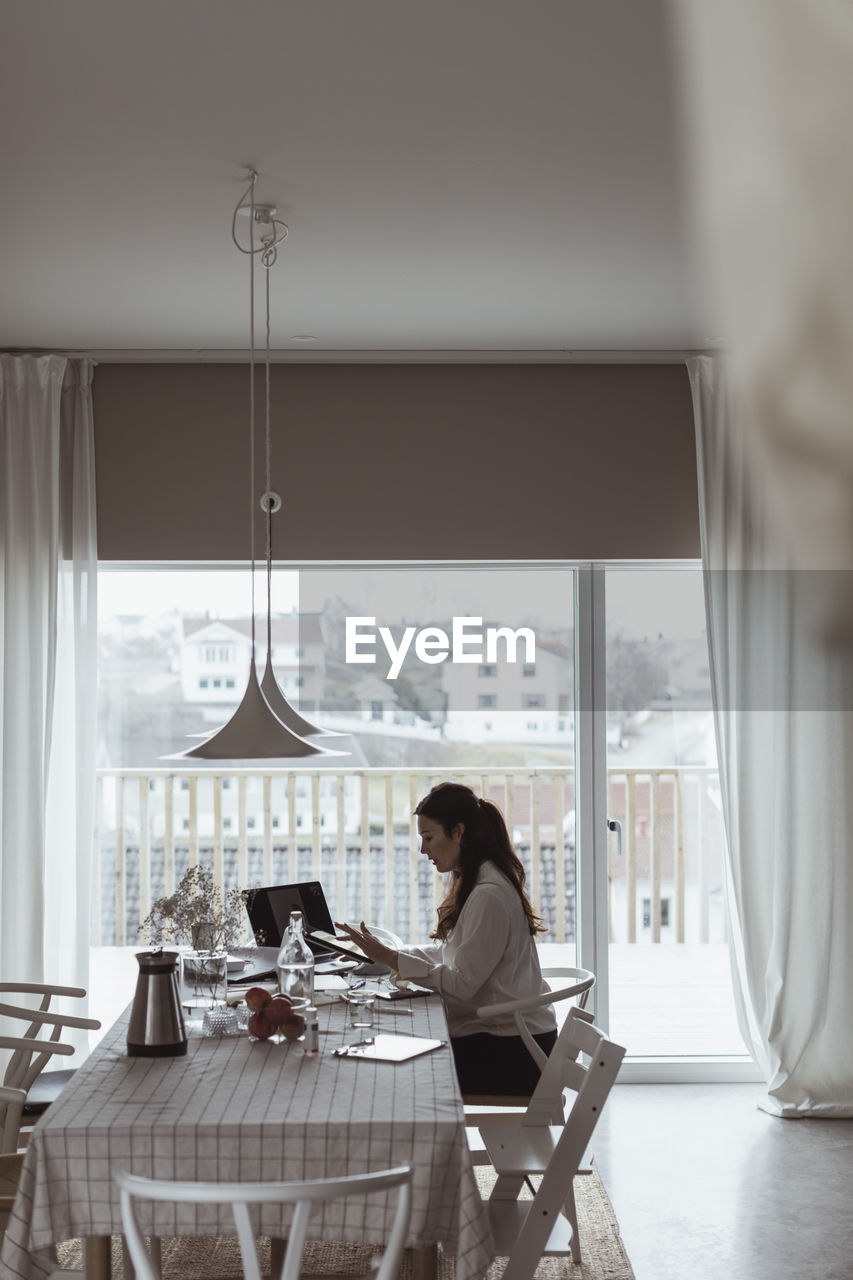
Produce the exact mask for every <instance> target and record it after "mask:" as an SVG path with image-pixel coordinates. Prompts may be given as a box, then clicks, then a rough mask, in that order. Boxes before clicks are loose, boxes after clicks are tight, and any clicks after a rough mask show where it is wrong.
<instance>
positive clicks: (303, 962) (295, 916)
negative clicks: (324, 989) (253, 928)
mask: <svg viewBox="0 0 853 1280" xmlns="http://www.w3.org/2000/svg"><path fill="white" fill-rule="evenodd" d="M275 972H276V977H277V979H278V989H279V991H281V992H283V993H284V995H286V996H290V998H291V1000H293V1002H294V1003H295V1004H297V1005H309V1004H313V1003H314V953H313V951H312V950H311V948H310V947H309V946H308V943H307V942H306V941H305V934H304V933H303V924H302V912H301V911H291V913H290V924H289V925H288V928H287V932H286V933H285V935H284V937H283V938H282V940H281V950H280V951H279V953H278V959H277V960H276V962H275Z"/></svg>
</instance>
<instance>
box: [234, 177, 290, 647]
mask: <svg viewBox="0 0 853 1280" xmlns="http://www.w3.org/2000/svg"><path fill="white" fill-rule="evenodd" d="M257 180H258V175H257V172H256V171H255V170H254V169H249V184H248V186H247V187H246V190H245V191H244V192H243V194H242V195H241V197H240V199H239V200H238V202H237V205H236V207H235V209H234V214H233V216H232V218H231V239H232V240H233V241H234V244H235V245H236V246H237V248H238V249H239V250H240V252H241V253H245V254H248V256H249V312H250V315H249V340H250V344H251V351H250V357H249V451H250V457H249V488H250V494H249V513H250V518H251V525H250V528H249V539H250V546H251V556H252V664H253V665H254V662H255V652H256V646H255V254H256V253H260V255H261V262H262V263H263V266H264V267H265V268H266V273H267V274H266V361H265V365H266V369H265V372H266V414H265V424H264V426H265V433H264V435H265V449H266V494H265V500H264V499H262V501H261V505H262V506H263V507H265V510H266V513H267V652H268V653H271V651H272V649H271V646H272V621H271V603H272V511H273V505H272V498H271V496H270V494H271V489H270V486H271V479H270V468H271V454H272V449H271V442H270V276H269V273H270V268H271V267H272V266H273V265H274V264H275V262H276V259H277V258H278V248H277V246H278V245H280V244H281V242H282V240H284V239H285V237H286V236H287V232H288V228H287V223H286V222H282V221H281V219H280V218H276V217H275V210H274V209H266V208H265V206H262V207H261V209H260V210H259V214H261V215H263V214H266V216H265V217H264V221H265V223H266V224H267V225H268V226H269V234H268V235H266V236H263V237H262V238H261V243H260V244H259V245H258V247H257V249H256V248H255V220H256V210H255V183H256V182H257ZM246 207H248V210H249V224H250V225H249V248H248V249H245V248H244V247H243V245H241V244H240V241H239V240H238V238H237V214H238V213H239V212H240V210H241V209H245V208H246ZM279 505H280V504H279ZM275 509H276V510H278V507H276V508H275Z"/></svg>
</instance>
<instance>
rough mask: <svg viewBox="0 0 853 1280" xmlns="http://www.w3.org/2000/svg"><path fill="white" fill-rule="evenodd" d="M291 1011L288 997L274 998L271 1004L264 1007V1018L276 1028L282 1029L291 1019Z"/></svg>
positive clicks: (279, 996)
mask: <svg viewBox="0 0 853 1280" xmlns="http://www.w3.org/2000/svg"><path fill="white" fill-rule="evenodd" d="M290 1010H291V1003H290V998H289V997H288V996H284V995H278V996H273V998H272V1000H270V1002H269V1004H268V1005H265V1006H264V1017H265V1018H266V1019H267V1021H269V1022H271V1023H272V1025H273V1026H274V1027H280V1026H281V1025H282V1023H283V1022H285V1021H286V1020H287V1018H289V1017H290Z"/></svg>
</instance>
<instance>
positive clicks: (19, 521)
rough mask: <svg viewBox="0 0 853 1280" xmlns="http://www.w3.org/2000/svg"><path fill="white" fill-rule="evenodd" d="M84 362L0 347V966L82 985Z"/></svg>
mask: <svg viewBox="0 0 853 1280" xmlns="http://www.w3.org/2000/svg"><path fill="white" fill-rule="evenodd" d="M92 372H93V365H92V363H91V362H90V361H75V360H69V359H67V358H65V357H63V356H57V355H46V356H27V355H23V356H17V355H0V440H1V441H2V480H0V485H1V486H2V511H0V529H2V540H3V542H2V556H0V627H1V628H2V632H0V633H1V634H2V647H3V675H2V684H0V717H2V734H0V788H1V789H0V913H2V930H0V973H2V975H3V977H4V979H7V980H11V979H23V980H29V981H56V982H62V983H65V984H68V985H72V986H74V985H79V986H82V987H87V986H88V974H89V926H90V899H91V891H92V884H91V863H92V847H93V821H94V798H95V723H96V721H95V693H96V657H97V595H96V591H97V546H96V526H95V461H94V437H93V428H92V400H91V381H92Z"/></svg>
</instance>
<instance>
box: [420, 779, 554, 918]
mask: <svg viewBox="0 0 853 1280" xmlns="http://www.w3.org/2000/svg"><path fill="white" fill-rule="evenodd" d="M415 813H416V814H418V815H420V816H421V817H424V818H431V819H432V820H433V822H438V823H440V825H441V827H442V830H443V831H444V834H445V835H446V836H450V835H452V833H453V829H454V827H455V826H456V825H457V824H458V823H461V824H462V827H463V832H462V839H461V841H460V853H459V866H458V867H457V868H456V870H455V871H454V872H453V873H452V879H451V884H450V888H449V890H448V891H447V896H446V897H445V899H444V901H443V902H442V904H441V906H440V907H439V908H438V924H437V926H436V930H435V933H434V934H432V937H433V938H438V939H440V940H442V941H443V940H444V939H445V938H446V937H447V936H448V934H449V933H450V931H451V929H452V928H453V926H454V925H455V924H456V921H457V920H458V919H459V913H460V911H461V910H462V908H463V907H464V906H465V903H466V902H467V901H468V898H469V896H470V894H471V890H472V889H473V888H474V885H475V884H476V882H477V873H478V871H479V870H480V867H481V866H482V865H483V863H484V862H493V863H494V865H495V866H496V867H497V868H498V870H499V871H501V872H503V874H504V875H505V876H506V878H507V880H509V882H510V884H511V885H512V886H513V888H514V889H515V891H516V893H517V894H518V896H519V898H520V899H521V905H522V906H523V907H524V914H525V915H526V917H527V924H528V927H529V929H530V932H531V934H533V935H534V936H535V935H536V934H537V933H544V932H545V926H544V925H543V924H542V921H541V920H540V918H539V916H537V914H536V912H535V911H534V910H533V907H532V906H531V904H530V899H529V898H528V896H527V894H526V893H525V890H524V881H525V875H524V867H523V866H522V865H521V860H520V858H519V857H518V854H517V853H516V852H515V850H514V849H513V847H512V841H511V840H510V838H509V832H508V831H507V829H506V823H505V822H504V819H503V814H502V813H501V811H500V809H499V808H498V807H497V805H494V804H492V802H491V800H481V799H480V798H479V797H478V796H477V795H475V794H474V792H473V791H472V790H471V788H470V787H465V786H463V785H462V783H461V782H440V783H439V784H438V786H435V787H433V789H432V790H431V791H430V792H429V793H428V794H427V795H425V796H424V798H423V800H421V801H420V803H419V804H418V805H417V807H416V808H415Z"/></svg>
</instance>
